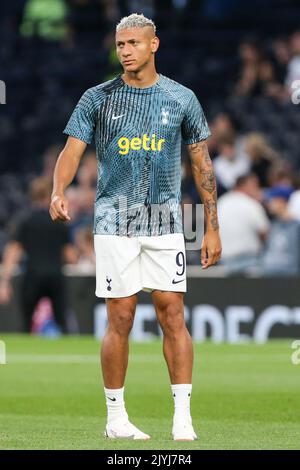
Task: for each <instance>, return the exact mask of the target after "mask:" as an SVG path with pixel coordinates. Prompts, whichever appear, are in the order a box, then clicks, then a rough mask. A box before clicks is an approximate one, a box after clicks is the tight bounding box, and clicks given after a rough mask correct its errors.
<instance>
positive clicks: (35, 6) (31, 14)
mask: <svg viewBox="0 0 300 470" xmlns="http://www.w3.org/2000/svg"><path fill="white" fill-rule="evenodd" d="M67 12H68V8H67V5H66V2H65V0H28V1H27V3H26V5H25V8H24V16H23V21H22V24H21V28H20V32H21V34H22V35H23V36H26V37H31V36H39V37H40V38H43V39H46V40H50V41H59V40H63V39H65V38H66V36H67V33H68V29H67V24H66V16H67Z"/></svg>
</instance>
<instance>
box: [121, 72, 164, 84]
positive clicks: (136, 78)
mask: <svg viewBox="0 0 300 470" xmlns="http://www.w3.org/2000/svg"><path fill="white" fill-rule="evenodd" d="M121 77H122V80H123V81H124V82H125V83H126V85H129V86H133V87H136V88H148V87H150V86H152V85H154V84H155V83H156V82H157V80H158V79H159V74H158V73H157V72H156V70H155V68H153V70H151V71H148V70H140V71H139V72H124V73H123V75H122V76H121Z"/></svg>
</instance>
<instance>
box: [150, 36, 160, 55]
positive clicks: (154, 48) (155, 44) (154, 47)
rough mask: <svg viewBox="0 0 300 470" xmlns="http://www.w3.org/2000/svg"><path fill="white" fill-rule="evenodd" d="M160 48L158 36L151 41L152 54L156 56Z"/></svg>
mask: <svg viewBox="0 0 300 470" xmlns="http://www.w3.org/2000/svg"><path fill="white" fill-rule="evenodd" d="M158 48H159V39H158V37H157V36H155V37H154V38H152V40H151V52H152V54H154V53H155V52H156V51H157V49H158Z"/></svg>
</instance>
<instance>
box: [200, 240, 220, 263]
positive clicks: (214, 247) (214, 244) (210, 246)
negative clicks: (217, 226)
mask: <svg viewBox="0 0 300 470" xmlns="http://www.w3.org/2000/svg"><path fill="white" fill-rule="evenodd" d="M221 253H222V245H221V239H220V235H219V232H217V231H209V232H206V234H205V235H204V237H203V241H202V246H201V264H202V269H206V268H208V267H209V266H212V265H213V264H215V263H217V262H218V261H219V259H220V258H221Z"/></svg>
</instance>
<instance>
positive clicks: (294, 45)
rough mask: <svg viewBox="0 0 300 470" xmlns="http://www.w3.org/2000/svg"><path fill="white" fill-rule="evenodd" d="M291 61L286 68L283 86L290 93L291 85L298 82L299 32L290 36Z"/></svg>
mask: <svg viewBox="0 0 300 470" xmlns="http://www.w3.org/2000/svg"><path fill="white" fill-rule="evenodd" d="M290 51H291V60H290V62H289V64H288V68H287V76H286V80H285V84H286V86H287V88H288V90H289V91H290V92H291V91H292V90H291V86H292V83H293V82H294V81H295V80H300V31H296V32H295V33H294V34H292V36H291V39H290Z"/></svg>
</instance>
